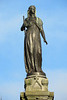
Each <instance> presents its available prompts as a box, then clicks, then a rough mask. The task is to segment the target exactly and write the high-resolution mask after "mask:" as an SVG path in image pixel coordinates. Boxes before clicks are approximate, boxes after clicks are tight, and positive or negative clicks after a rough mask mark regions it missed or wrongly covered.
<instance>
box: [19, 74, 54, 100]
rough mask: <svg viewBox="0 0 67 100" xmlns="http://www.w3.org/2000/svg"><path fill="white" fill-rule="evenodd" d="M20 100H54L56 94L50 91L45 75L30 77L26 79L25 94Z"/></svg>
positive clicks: (22, 94)
mask: <svg viewBox="0 0 67 100" xmlns="http://www.w3.org/2000/svg"><path fill="white" fill-rule="evenodd" d="M20 98H21V99H20V100H37V99H38V100H54V92H49V91H48V79H47V78H46V77H45V76H44V75H30V76H28V77H27V78H25V93H23V92H21V95H20Z"/></svg>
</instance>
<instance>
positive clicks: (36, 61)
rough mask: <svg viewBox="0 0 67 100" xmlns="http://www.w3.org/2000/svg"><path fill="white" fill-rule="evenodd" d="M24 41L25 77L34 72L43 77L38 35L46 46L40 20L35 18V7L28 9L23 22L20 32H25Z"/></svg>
mask: <svg viewBox="0 0 67 100" xmlns="http://www.w3.org/2000/svg"><path fill="white" fill-rule="evenodd" d="M25 28H26V31H25V39H24V61H25V69H26V72H27V75H30V74H33V73H34V72H40V73H42V74H44V75H45V73H44V72H43V71H42V68H41V66H42V50H41V39H40V33H41V35H42V37H43V39H44V42H45V43H46V44H48V43H47V41H46V38H45V33H44V30H43V22H42V20H41V19H40V18H38V17H36V8H35V6H30V7H29V9H28V17H27V18H26V19H25V20H24V23H23V25H22V27H21V31H23V30H25Z"/></svg>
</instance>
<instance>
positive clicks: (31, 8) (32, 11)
mask: <svg viewBox="0 0 67 100" xmlns="http://www.w3.org/2000/svg"><path fill="white" fill-rule="evenodd" d="M29 10H30V13H31V14H35V7H34V6H31V7H30V8H29Z"/></svg>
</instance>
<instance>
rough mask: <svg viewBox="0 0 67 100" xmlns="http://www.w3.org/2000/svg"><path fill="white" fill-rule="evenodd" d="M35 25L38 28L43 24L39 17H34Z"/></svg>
mask: <svg viewBox="0 0 67 100" xmlns="http://www.w3.org/2000/svg"><path fill="white" fill-rule="evenodd" d="M36 23H37V24H38V25H40V26H42V25H43V22H42V20H41V19H40V18H39V17H36Z"/></svg>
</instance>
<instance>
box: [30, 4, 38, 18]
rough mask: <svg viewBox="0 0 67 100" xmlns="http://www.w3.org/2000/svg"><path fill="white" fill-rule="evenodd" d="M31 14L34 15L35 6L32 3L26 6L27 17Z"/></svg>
mask: <svg viewBox="0 0 67 100" xmlns="http://www.w3.org/2000/svg"><path fill="white" fill-rule="evenodd" d="M32 14H33V15H34V16H36V8H35V6H33V5H32V6H30V7H29V8H28V17H29V16H31V15H32Z"/></svg>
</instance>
